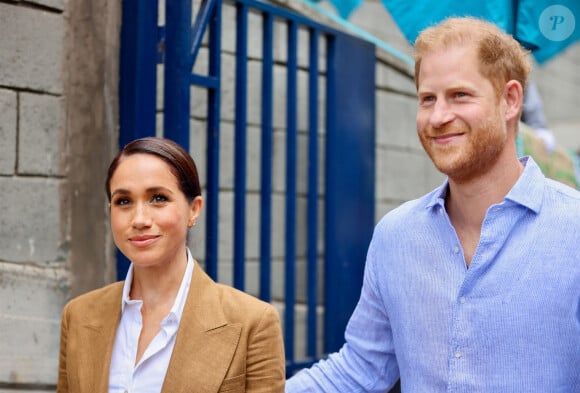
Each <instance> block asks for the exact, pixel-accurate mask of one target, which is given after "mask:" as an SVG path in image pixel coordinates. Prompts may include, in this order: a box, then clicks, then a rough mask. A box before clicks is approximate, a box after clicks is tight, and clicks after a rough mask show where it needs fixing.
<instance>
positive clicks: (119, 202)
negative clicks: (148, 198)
mask: <svg viewBox="0 0 580 393" xmlns="http://www.w3.org/2000/svg"><path fill="white" fill-rule="evenodd" d="M129 202H130V201H129V198H117V199H115V200H114V201H113V204H114V205H116V206H126V205H128V204H129Z"/></svg>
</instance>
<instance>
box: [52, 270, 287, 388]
mask: <svg viewBox="0 0 580 393" xmlns="http://www.w3.org/2000/svg"><path fill="white" fill-rule="evenodd" d="M122 292H123V283H122V282H117V283H114V284H111V285H108V286H106V287H104V288H101V289H97V290H95V291H92V292H89V293H87V294H84V295H82V296H79V297H77V298H75V299H73V300H71V301H70V302H69V303H68V304H67V305H66V306H65V308H64V310H63V314H62V325H61V342H60V356H59V373H58V386H57V393H66V392H70V393H84V392H86V393H97V392H108V388H109V366H110V363H111V355H112V351H113V344H114V341H115V334H116V331H117V326H118V324H119V320H120V317H121V297H122ZM284 380H285V360H284V346H283V341H282V333H281V328H280V321H279V317H278V313H277V311H276V309H274V307H272V306H271V305H270V304H268V303H265V302H263V301H261V300H259V299H257V298H254V297H252V296H250V295H247V294H245V293H243V292H240V291H238V290H236V289H234V288H231V287H228V286H225V285H221V284H216V283H215V282H214V281H213V280H212V279H211V278H210V277H209V276H208V275H207V274H206V273H205V272H204V271H203V269H202V268H201V267H200V266H199V265H198V264H197V263H196V266H195V269H194V271H193V278H192V283H191V286H190V289H189V294H188V297H187V301H186V303H185V307H184V309H183V314H182V318H181V322H180V325H179V330H178V332H177V337H176V340H175V347H174V349H173V353H172V355H171V360H170V362H169V366H168V369H167V374H166V376H165V381H164V382H163V388H162V393H179V392H184V393H185V392H188V393H217V392H228V393H235V392H252V393H253V392H283V391H284Z"/></svg>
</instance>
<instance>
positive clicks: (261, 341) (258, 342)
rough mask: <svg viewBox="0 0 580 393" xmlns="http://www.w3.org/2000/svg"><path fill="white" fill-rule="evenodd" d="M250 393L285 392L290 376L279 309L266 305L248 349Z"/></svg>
mask: <svg viewBox="0 0 580 393" xmlns="http://www.w3.org/2000/svg"><path fill="white" fill-rule="evenodd" d="M246 364H247V366H246V367H247V369H246V392H247V393H282V392H284V382H285V378H286V360H285V356H284V341H283V339H282V329H281V327H280V318H279V316H278V312H277V311H276V309H275V308H274V307H273V306H271V305H269V304H268V305H266V306H265V307H264V311H263V313H262V316H261V318H260V319H259V322H258V323H257V325H256V326H255V328H254V331H253V332H251V334H250V335H249V339H248V348H247V363H246Z"/></svg>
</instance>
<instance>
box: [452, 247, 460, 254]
mask: <svg viewBox="0 0 580 393" xmlns="http://www.w3.org/2000/svg"><path fill="white" fill-rule="evenodd" d="M453 252H454V253H455V254H459V247H457V246H455V247H453Z"/></svg>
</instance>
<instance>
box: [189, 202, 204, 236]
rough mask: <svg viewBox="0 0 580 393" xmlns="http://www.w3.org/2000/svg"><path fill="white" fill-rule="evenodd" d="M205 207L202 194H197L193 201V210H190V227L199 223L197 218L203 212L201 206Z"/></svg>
mask: <svg viewBox="0 0 580 393" xmlns="http://www.w3.org/2000/svg"><path fill="white" fill-rule="evenodd" d="M202 207H203V199H202V197H201V196H197V197H195V198H194V199H193V201H192V202H191V210H190V211H189V220H188V227H190V228H191V227H192V226H194V225H195V224H197V219H198V218H199V215H200V214H201V208H202Z"/></svg>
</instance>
